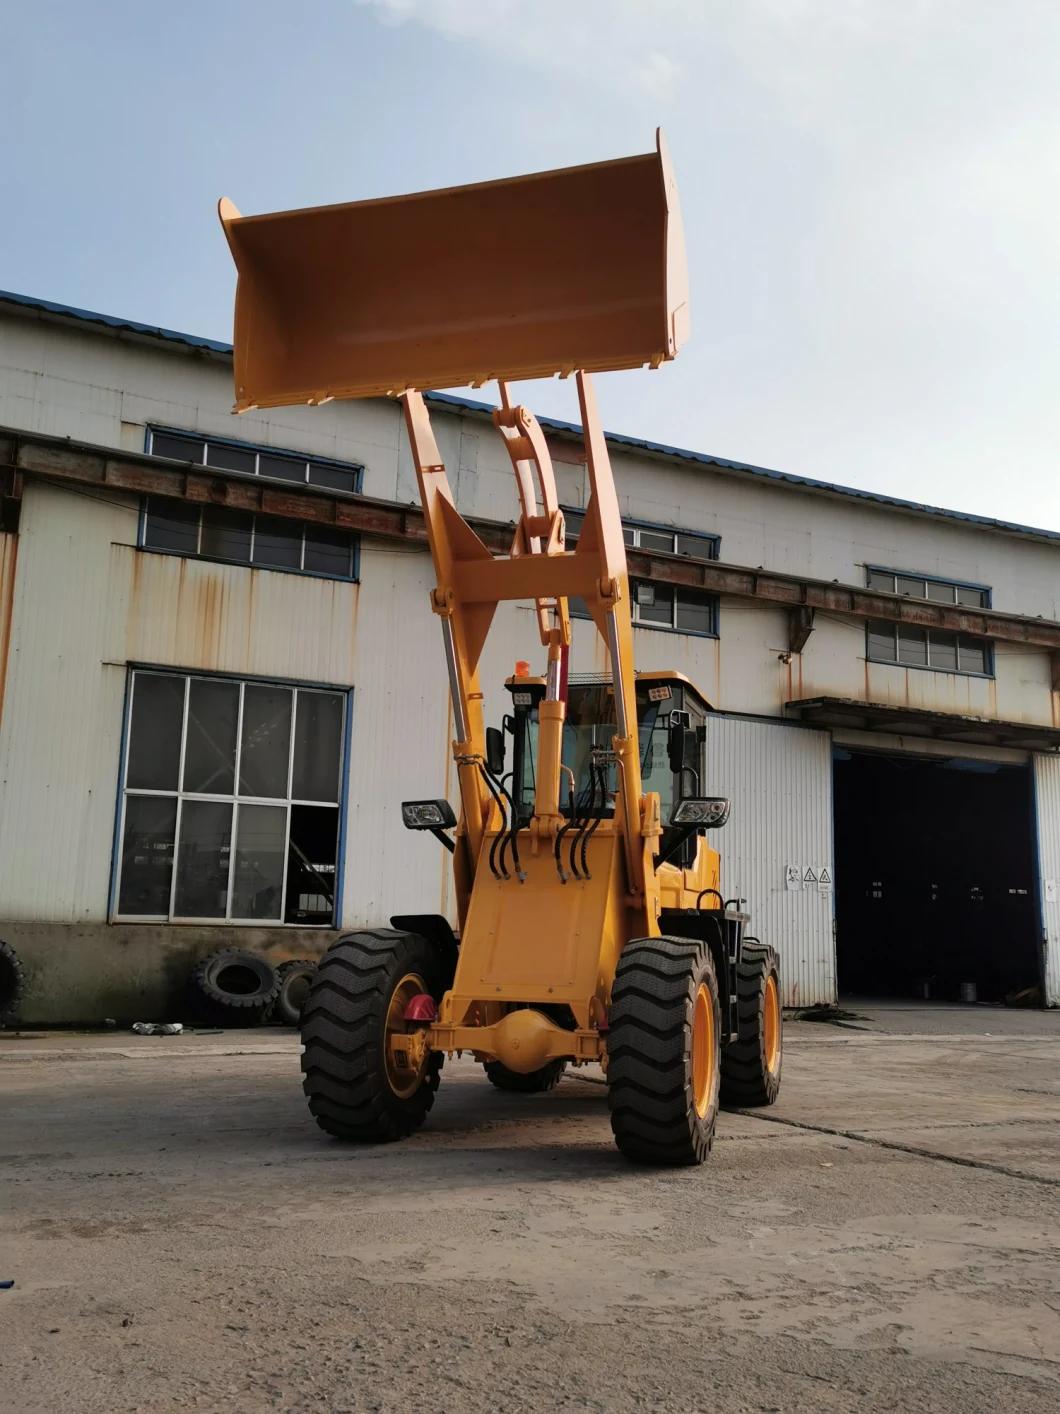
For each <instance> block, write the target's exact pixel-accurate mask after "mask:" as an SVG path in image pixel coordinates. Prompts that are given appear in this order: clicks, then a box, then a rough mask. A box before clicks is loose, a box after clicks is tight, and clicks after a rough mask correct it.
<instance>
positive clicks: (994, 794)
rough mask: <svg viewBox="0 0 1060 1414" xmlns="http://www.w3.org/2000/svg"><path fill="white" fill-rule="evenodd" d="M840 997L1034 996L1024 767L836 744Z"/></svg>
mask: <svg viewBox="0 0 1060 1414" xmlns="http://www.w3.org/2000/svg"><path fill="white" fill-rule="evenodd" d="M834 761H835V768H834V769H835V791H834V799H835V866H836V868H835V886H836V954H837V965H838V979H839V991H840V994H841V995H846V996H858V997H903V998H910V999H916V1000H920V1001H945V1002H957V1001H972V1000H977V1001H980V1002H995V1003H996V1002H1005V1001H1009V1002H1010V1003H1013V1002H1014V1003H1015V1004H1017V1005H1020V1004H1022V1005H1027V1004H1028V1002H1031V1004H1033V1002H1034V1000H1035V998H1034V996H1033V994H1032V995H1030V996H1028V995H1024V996H1020V994H1021V993H1024V994H1025V993H1027V992H1028V989H1034V988H1037V987H1039V986H1040V983H1041V976H1040V971H1039V968H1040V947H1039V941H1038V938H1039V931H1040V925H1039V919H1038V904H1037V889H1036V882H1035V880H1036V870H1035V843H1034V827H1033V805H1032V799H1033V798H1032V787H1031V775H1030V770H1029V768H1028V767H1027V766H1015V765H1013V766H1010V765H1001V764H998V763H995V762H991V761H979V760H966V759H963V758H960V759H957V758H955V759H953V760H942V759H927V758H922V757H914V756H888V755H883V754H875V753H870V752H854V751H848V750H846V749H844V748H839V747H837V748H836V751H835V758H834Z"/></svg>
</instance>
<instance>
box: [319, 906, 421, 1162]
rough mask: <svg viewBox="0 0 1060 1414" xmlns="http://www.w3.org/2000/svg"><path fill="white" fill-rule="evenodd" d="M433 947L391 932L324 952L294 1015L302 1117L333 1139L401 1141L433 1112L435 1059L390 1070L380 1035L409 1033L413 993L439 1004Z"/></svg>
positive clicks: (355, 937) (353, 936)
mask: <svg viewBox="0 0 1060 1414" xmlns="http://www.w3.org/2000/svg"><path fill="white" fill-rule="evenodd" d="M441 991H442V983H441V966H440V960H439V956H438V951H437V949H436V948H434V947H432V946H431V944H430V943H428V942H427V940H426V939H425V938H421V937H420V936H419V935H418V934H417V933H402V932H398V931H397V930H396V929H393V928H376V929H373V930H372V931H370V932H364V933H349V934H347V935H346V937H344V938H340V939H339V940H338V942H336V943H334V944H333V945H332V946H331V947H330V948H329V949H328V951H327V952H326V953H325V954H324V956H323V958H322V959H321V961H320V965H319V966H318V968H317V972H316V976H315V977H314V979H313V984H312V986H311V987H310V989H309V996H308V998H307V999H306V1003H305V1006H304V1007H303V1008H302V1046H303V1052H302V1072H303V1075H304V1077H305V1078H304V1080H303V1082H302V1089H303V1090H304V1091H305V1094H306V1098H307V1099H308V1101H309V1110H310V1113H311V1114H312V1115H313V1118H314V1119H315V1120H316V1122H317V1124H319V1125H320V1127H321V1129H323V1130H324V1131H325V1132H326V1133H328V1134H331V1135H333V1136H334V1137H335V1138H336V1139H346V1140H352V1141H354V1142H360V1143H373V1142H375V1143H378V1142H386V1141H389V1140H393V1139H404V1138H405V1137H406V1136H407V1135H409V1134H411V1133H412V1132H413V1130H415V1129H418V1128H419V1127H420V1125H421V1124H422V1123H423V1121H424V1120H425V1119H426V1117H427V1112H428V1110H429V1109H430V1108H431V1106H432V1105H433V1104H434V1095H435V1091H436V1090H437V1089H438V1083H439V1077H440V1072H441V1069H442V1061H443V1059H444V1058H443V1056H442V1054H441V1052H440V1051H431V1052H428V1053H427V1054H426V1055H425V1057H424V1060H423V1064H422V1066H421V1068H420V1069H419V1070H418V1071H414V1070H413V1071H407V1072H405V1071H402V1070H399V1069H398V1068H396V1067H395V1065H394V1063H393V1059H392V1055H391V1050H390V1045H389V1037H390V1036H391V1035H392V1034H394V1033H395V1032H402V1033H404V1034H411V1033H413V1032H415V1031H416V1030H417V1029H420V1028H418V1027H417V1025H416V1024H415V1023H412V1024H408V1025H407V1024H406V1023H405V1022H404V1020H403V1014H404V1008H405V1006H406V1005H407V1003H408V1001H409V1000H410V999H411V997H412V996H414V995H416V993H420V992H428V993H429V994H430V995H431V996H432V997H434V999H435V1001H438V1000H439V999H440V997H441Z"/></svg>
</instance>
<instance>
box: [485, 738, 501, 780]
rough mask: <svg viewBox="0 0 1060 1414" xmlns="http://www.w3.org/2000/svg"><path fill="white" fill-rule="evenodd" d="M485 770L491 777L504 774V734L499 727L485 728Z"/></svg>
mask: <svg viewBox="0 0 1060 1414" xmlns="http://www.w3.org/2000/svg"><path fill="white" fill-rule="evenodd" d="M486 768H487V770H488V771H489V773H490V775H491V776H503V774H504V733H503V732H502V731H501V730H500V728H499V727H487V728H486Z"/></svg>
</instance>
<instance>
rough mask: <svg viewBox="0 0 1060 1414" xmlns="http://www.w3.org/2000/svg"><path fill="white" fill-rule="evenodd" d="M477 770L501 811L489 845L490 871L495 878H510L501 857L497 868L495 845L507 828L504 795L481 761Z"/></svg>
mask: <svg viewBox="0 0 1060 1414" xmlns="http://www.w3.org/2000/svg"><path fill="white" fill-rule="evenodd" d="M479 770H480V771H481V772H482V779H483V780H484V781H485V782H486V789H487V790H488V791H489V793H490V795H492V796H493V799H494V800H495V801H496V802H497V808H498V810H499V811H500V812H501V828H500V830H499V831H498V833H497V834H496V835H495V836H494V837H493V843H492V844H491V845H490V859H489V863H490V873H491V874H492V875H493V877H494V878H495V879H510V878H511V875H510V874H508V873H507V872H506V871H505V869H504V861H503V859H502V860H501V867H500V869H498V868H497V845H498V844H499V843H500V841H501V837H502V836H503V834H504V832H505V830H507V828H508V812H507V811H506V810H505V808H504V797H503V796H502V795H501V793H500V791H499V790H498V788H497V786H496V784H495V783H494V780H493V777H492V776H491V775H490V773H489V772H488V771H487V770H486V767H485V766H484V765H483V764H482V763H481V762H480V763H479Z"/></svg>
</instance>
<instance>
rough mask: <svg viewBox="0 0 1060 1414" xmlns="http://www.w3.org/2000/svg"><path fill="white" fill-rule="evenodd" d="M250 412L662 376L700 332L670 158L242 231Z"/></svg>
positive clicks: (232, 220) (239, 382)
mask: <svg viewBox="0 0 1060 1414" xmlns="http://www.w3.org/2000/svg"><path fill="white" fill-rule="evenodd" d="M219 209H220V216H221V221H222V223H223V225H224V229H225V235H226V236H227V237H228V243H229V245H230V247H231V250H232V255H233V258H234V259H235V263H236V268H237V270H238V272H239V284H238V288H237V292H236V314H235V337H234V343H235V380H236V410H237V411H243V410H245V409H247V408H252V407H275V406H278V405H281V404H288V403H317V402H323V401H324V400H325V399H327V398H364V397H373V396H378V395H380V394H386V393H400V392H404V391H405V390H406V389H408V388H417V389H423V390H425V389H430V388H453V387H460V386H463V385H465V384H468V383H473V384H478V383H483V382H485V381H486V380H487V379H490V378H510V379H518V378H541V377H549V376H551V375H552V374H556V373H560V374H566V373H570V372H571V371H572V370H574V369H577V368H581V369H585V370H586V371H594V370H604V369H616V368H636V367H639V366H640V365H642V364H651V365H653V366H655V365H657V364H659V363H661V362H662V361H663V360H665V359H670V358H673V357H674V356H675V355H676V353H677V351H678V349H679V347H680V345H681V344H682V342H683V341H684V339H685V338H686V337H687V333H688V276H687V271H686V267H685V250H684V235H683V231H682V227H681V213H680V208H679V206H678V201H677V187H676V183H675V181H674V176H673V170H672V168H671V165H670V161H669V156H668V153H667V150H666V145H665V142H664V139H663V136H662V133H661V132H660V133H658V135H657V148H656V151H655V152H650V153H647V154H645V155H643V156H640V157H624V158H620V159H618V160H617V161H614V162H594V163H592V164H590V165H588V166H584V167H568V168H565V169H563V170H562V171H556V172H540V173H536V174H534V175H532V176H527V177H510V178H506V179H505V180H503V181H496V182H479V183H476V184H475V185H473V186H465V187H448V188H445V189H444V190H440V191H428V192H419V193H416V194H415V195H412V196H396V197H384V198H382V199H380V200H377V201H355V202H350V203H348V204H345V205H341V206H317V207H310V208H308V209H306V210H303V211H279V212H276V213H275V214H272V215H267V216H240V214H239V212H238V211H237V210H236V208H235V206H233V204H232V203H231V202H230V201H229V200H228V199H227V198H225V199H223V200H222V201H221V203H220V208H219Z"/></svg>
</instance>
